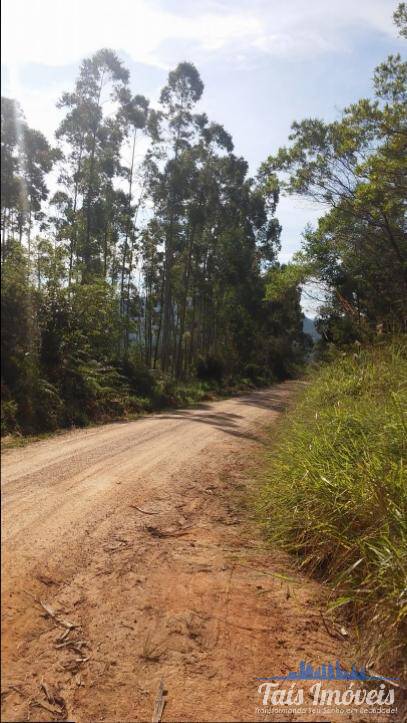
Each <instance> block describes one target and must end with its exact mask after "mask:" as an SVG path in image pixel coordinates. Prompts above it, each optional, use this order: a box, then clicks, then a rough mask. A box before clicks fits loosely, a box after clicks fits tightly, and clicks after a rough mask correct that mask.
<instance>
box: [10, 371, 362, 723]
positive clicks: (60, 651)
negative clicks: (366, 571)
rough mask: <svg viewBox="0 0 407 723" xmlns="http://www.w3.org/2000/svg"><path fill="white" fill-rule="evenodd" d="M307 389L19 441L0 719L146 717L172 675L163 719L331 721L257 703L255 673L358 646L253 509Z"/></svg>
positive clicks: (345, 654)
mask: <svg viewBox="0 0 407 723" xmlns="http://www.w3.org/2000/svg"><path fill="white" fill-rule="evenodd" d="M294 388H295V383H292V382H291V383H284V384H281V385H279V386H276V387H274V388H271V389H268V390H263V391H258V392H254V393H252V394H249V395H246V396H243V397H238V398H234V399H231V400H227V401H222V402H215V403H205V404H203V405H201V407H200V408H198V409H193V410H187V411H177V412H171V413H163V414H158V415H154V416H150V417H146V418H144V419H142V420H139V421H135V422H126V423H115V424H109V425H106V426H104V427H101V428H94V429H90V430H79V431H72V432H68V433H66V434H63V435H59V436H56V437H54V438H52V439H48V440H46V441H41V442H36V443H33V444H30V445H28V446H26V447H24V448H18V449H12V450H9V451H6V453H5V454H4V455H3V515H4V524H3V549H4V555H3V683H2V705H3V720H5V721H6V720H7V721H26V720H38V721H42V720H72V721H77V722H78V723H85V722H86V723H88V722H92V723H93V722H94V721H95V722H96V721H103V722H104V723H107V722H108V721H112V722H113V721H114V723H118V722H126V723H128V722H130V721H151V719H152V715H153V711H154V705H155V699H156V695H157V690H158V688H159V684H160V681H161V679H162V680H163V684H164V688H165V690H166V693H165V696H164V700H165V708H164V711H163V713H162V718H161V719H162V721H180V722H181V721H182V722H183V723H189V722H200V721H255V720H310V721H312V720H322V719H323V718H322V717H321V713H320V712H319V713H318V714H316V713H315V711H313V712H312V713H302V714H301V713H297V714H296V713H295V712H293V711H291V712H285V713H278V714H277V713H275V712H274V710H273V712H271V713H270V714H266V715H264V714H263V713H262V712H259V711H256V708H258V707H259V705H260V703H261V697H260V696H259V694H258V686H259V681H257V680H256V678H258V677H264V676H271V675H278V674H279V675H282V674H285V673H286V672H288V671H289V670H294V669H296V668H297V667H298V664H299V662H300V660H302V659H303V660H307V661H309V662H311V663H313V664H320V663H321V662H323V661H328V660H336V659H337V658H339V659H340V660H341V661H343V664H344V665H345V664H347V662H348V658H349V654H350V651H349V643H348V642H347V641H346V640H342V639H341V636H340V635H338V634H337V632H335V630H334V628H331V629H330V628H329V627H327V628H326V627H325V625H324V624H323V621H322V618H321V614H320V610H321V608H323V606H324V601H325V600H326V598H327V594H328V592H327V590H326V589H325V588H324V587H323V586H322V585H320V584H318V583H316V582H315V581H311V580H309V579H307V578H306V577H304V576H301V575H300V574H298V572H296V571H295V570H294V568H293V565H292V562H291V561H290V559H289V558H288V557H287V556H285V555H283V554H281V553H280V552H276V551H270V549H269V548H267V546H266V545H265V543H264V542H263V540H262V538H261V534H260V532H259V530H258V527H257V526H256V523H255V522H254V521H253V519H252V510H251V505H250V504H249V503H248V489H247V487H248V485H249V482H248V479H250V475H249V474H248V471H247V468H248V464H253V461H255V459H256V454H258V453H261V450H262V449H263V446H262V443H263V440H264V434H265V432H264V428H265V425H268V427H269V426H270V424H272V423H273V420H275V419H276V418H277V417H278V416H279V415H280V414H281V411H282V409H283V408H284V406H285V404H286V403H287V400H288V399H289V397H290V395H291V394H292V392H293V389H294ZM248 460H250V461H248ZM287 578H289V579H287ZM330 625H331V624H330ZM71 626H74V627H71ZM308 703H309V701H306V704H308ZM316 715H317V716H318V717H317V718H316V717H315V716H316ZM298 716H299V717H298ZM349 717H350V716H341V717H339V718H338V719H340V720H346V719H347V720H349ZM326 719H327V720H335V717H334V716H332V714H329V712H328V711H327V712H326ZM355 720H361V718H355Z"/></svg>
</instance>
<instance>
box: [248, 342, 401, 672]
mask: <svg viewBox="0 0 407 723" xmlns="http://www.w3.org/2000/svg"><path fill="white" fill-rule="evenodd" d="M406 382H407V361H406V345H405V343H403V342H401V341H395V342H392V343H387V344H385V343H383V344H381V345H378V346H376V347H374V348H370V349H359V350H357V351H356V352H355V353H353V352H352V353H348V354H346V355H341V356H339V357H337V358H336V359H335V360H334V361H331V362H330V363H328V364H326V365H325V366H323V367H322V368H321V369H319V370H318V371H316V372H314V373H313V374H311V378H310V380H309V384H308V385H307V386H306V388H305V390H304V392H303V393H302V395H301V397H300V398H299V399H298V401H297V403H296V405H295V407H294V408H293V409H292V410H291V411H290V412H288V413H287V415H286V416H285V418H284V419H283V421H282V423H281V425H280V428H279V430H278V439H277V442H276V443H273V446H272V449H271V452H270V453H269V455H268V458H267V467H266V480H265V486H264V489H263V492H262V496H261V503H260V507H261V512H262V516H263V519H264V522H265V526H266V531H267V535H268V536H269V538H270V539H271V540H273V541H274V542H277V543H278V544H279V545H280V546H281V547H283V548H284V549H286V550H288V551H289V552H291V553H294V554H296V555H298V556H299V559H300V562H301V565H302V566H303V567H304V568H305V569H307V570H309V571H311V572H313V573H315V574H317V575H318V576H319V577H322V578H323V579H325V580H326V581H329V582H330V583H331V584H332V607H333V608H334V607H340V606H342V607H343V610H344V612H347V613H348V614H350V615H352V616H353V619H354V621H356V622H357V623H358V625H359V630H360V631H361V632H362V637H363V640H364V652H365V654H370V655H372V654H373V655H375V659H376V661H377V662H378V661H381V662H383V664H384V663H386V662H388V663H390V664H396V663H399V662H400V660H401V659H402V657H403V651H402V646H403V635H404V641H405V640H406V639H407V636H406V627H405V626H406V613H407V600H406V570H407V499H406V498H407V480H406V468H405V463H404V462H403V456H404V454H405V444H406V417H405V412H406V401H407V389H406Z"/></svg>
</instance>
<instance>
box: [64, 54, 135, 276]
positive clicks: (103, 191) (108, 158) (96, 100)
mask: <svg viewBox="0 0 407 723" xmlns="http://www.w3.org/2000/svg"><path fill="white" fill-rule="evenodd" d="M128 79H129V73H128V71H127V69H126V68H124V66H123V64H122V62H121V61H120V60H119V59H118V57H117V55H116V54H115V53H114V52H113V51H112V50H108V49H102V50H99V51H98V52H97V53H95V55H93V56H92V57H91V58H87V59H85V60H84V61H83V62H82V64H81V68H80V72H79V77H78V80H77V81H76V84H75V89H74V91H73V92H71V93H64V94H63V96H62V98H61V100H60V102H59V107H60V108H61V109H65V110H66V115H65V118H64V119H63V121H62V122H61V124H60V126H59V128H58V130H57V138H59V139H60V141H61V143H62V145H63V147H64V149H65V151H66V156H65V161H66V162H65V164H64V166H63V168H62V172H61V175H60V181H61V183H62V184H63V185H64V186H65V188H66V190H67V192H68V194H69V196H70V204H69V205H68V206H67V212H68V215H67V225H68V226H69V228H70V239H69V258H70V261H69V265H70V272H71V273H70V277H71V275H72V269H73V264H74V261H75V260H79V261H80V262H81V264H82V267H81V272H82V277H83V280H84V279H86V278H87V277H89V276H90V275H91V274H92V273H94V272H99V273H100V257H101V247H102V243H101V236H103V232H104V231H106V224H107V223H108V221H107V218H106V216H107V217H109V210H110V207H111V196H112V194H111V189H112V179H113V178H114V176H115V175H116V174H117V173H118V171H119V166H120V149H121V143H122V140H123V129H122V127H121V122H120V98H121V96H122V93H123V90H124V89H125V88H126V87H127V84H128ZM106 107H107V109H108V111H110V113H106V112H104V109H105V108H106ZM106 206H107V208H106ZM103 207H105V208H103Z"/></svg>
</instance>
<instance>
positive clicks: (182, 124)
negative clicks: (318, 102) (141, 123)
mask: <svg viewBox="0 0 407 723" xmlns="http://www.w3.org/2000/svg"><path fill="white" fill-rule="evenodd" d="M202 92H203V83H202V80H201V78H200V75H199V73H198V71H197V69H196V68H195V66H194V65H192V64H191V63H180V64H179V65H178V66H177V68H176V69H175V70H173V71H171V72H170V73H169V76H168V81H167V84H166V86H165V87H164V88H163V90H162V92H161V95H160V105H161V112H160V114H159V116H156V118H158V133H157V126H154V133H155V137H154V140H155V147H156V148H157V151H158V157H160V155H161V154H162V150H164V153H165V158H166V163H165V167H164V169H163V170H162V172H161V173H160V174H159V175H158V178H157V180H156V181H154V180H153V183H152V184H151V186H152V196H153V199H154V203H155V206H156V212H157V215H158V216H159V218H160V221H161V225H162V232H163V244H164V267H163V275H164V278H163V292H162V333H161V365H162V368H163V370H164V371H167V370H168V369H169V368H170V365H171V364H174V356H175V350H174V308H173V298H172V296H173V271H174V268H173V267H174V255H175V253H176V248H177V243H178V242H180V241H181V236H182V214H183V210H184V205H185V202H186V198H187V196H188V181H189V174H190V172H191V164H190V163H189V162H188V157H187V155H186V154H185V151H186V150H187V149H188V148H189V147H190V146H191V142H192V140H193V136H194V133H195V127H194V124H193V114H192V111H193V108H194V106H195V104H196V103H197V102H198V101H199V99H200V98H201V95H202ZM163 144H164V149H163ZM151 178H152V177H151V174H150V179H151Z"/></svg>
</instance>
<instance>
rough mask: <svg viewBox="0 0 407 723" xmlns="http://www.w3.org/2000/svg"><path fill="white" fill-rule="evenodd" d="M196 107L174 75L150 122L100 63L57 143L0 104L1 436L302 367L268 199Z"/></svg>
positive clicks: (186, 85)
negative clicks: (276, 285) (273, 284)
mask: <svg viewBox="0 0 407 723" xmlns="http://www.w3.org/2000/svg"><path fill="white" fill-rule="evenodd" d="M202 93H203V83H202V80H201V78H200V76H199V73H198V71H197V69H196V68H195V67H194V66H193V65H192V64H190V63H186V62H184V63H180V64H179V65H178V67H177V68H176V69H175V70H173V71H171V72H170V73H169V76H168V82H167V84H166V85H165V87H164V88H163V89H162V92H161V95H160V100H159V105H158V107H157V108H153V107H151V106H150V103H149V100H148V99H147V98H145V97H144V96H142V95H132V93H131V91H130V87H129V73H128V71H127V70H126V68H125V67H124V65H123V64H122V62H121V61H120V60H119V58H118V57H117V55H116V54H115V53H114V52H113V51H111V50H107V49H103V50H100V51H99V52H97V53H96V54H95V55H94V56H93V57H91V58H87V59H85V60H84V61H83V62H82V64H81V67H80V70H79V75H78V78H77V81H76V83H75V87H74V89H73V90H72V91H70V92H66V93H64V94H63V96H62V98H61V99H60V101H59V107H60V108H61V110H62V111H63V119H62V121H61V123H60V125H59V127H58V128H57V129H56V133H55V137H56V143H55V146H51V145H50V144H49V142H48V141H47V139H46V138H45V136H44V135H43V134H42V133H41V132H40V131H38V130H34V129H32V128H30V127H29V126H28V125H27V123H26V121H25V119H24V115H23V112H22V109H21V108H20V107H19V105H18V102H17V101H15V100H13V99H8V98H3V100H2V141H1V153H2V177H1V183H2V202H1V203H2V206H1V223H2V230H1V233H2V281H3V284H2V286H3V292H2V314H3V324H4V326H3V329H4V335H3V342H2V343H3V354H2V359H3V362H2V364H3V366H2V395H3V400H4V405H3V417H2V425H3V426H2V429H3V432H9V431H12V430H13V429H20V430H23V431H34V430H48V429H54V428H56V427H59V426H67V425H72V424H75V425H77V424H79V425H80V424H85V423H86V422H87V421H88V420H92V419H94V420H103V419H107V418H109V417H114V416H120V415H121V414H124V413H127V412H130V413H131V412H137V411H139V410H140V409H143V408H147V409H149V408H159V407H161V406H165V405H171V404H174V403H176V402H177V399H179V401H183V402H185V401H187V400H188V394H189V395H191V394H192V395H194V394H195V395H197V394H198V395H199V394H202V393H204V392H205V390H207V389H208V388H210V387H216V386H219V385H220V384H221V383H222V385H223V387H224V388H225V387H226V386H227V385H229V386H230V385H233V384H236V383H238V382H239V380H240V381H242V380H246V383H251V384H256V383H266V382H268V381H270V380H272V379H273V378H284V377H285V376H287V375H290V374H292V373H293V370H294V368H295V366H296V364H298V363H299V362H300V361H301V358H302V355H303V352H304V350H305V347H306V342H307V338H306V337H305V335H304V334H303V332H302V312H301V308H300V292H299V289H298V284H295V285H294V286H292V287H291V288H290V289H288V290H287V291H286V292H285V293H284V294H283V297H282V298H281V299H280V300H279V301H278V302H277V303H274V302H273V303H272V302H270V301H268V300H266V298H265V289H266V283H267V279H268V274H269V273H270V271H271V270H273V269H277V268H278V267H279V264H278V261H277V255H278V251H279V235H280V230H281V229H280V226H279V223H278V220H277V218H276V216H275V212H276V206H277V203H278V189H276V188H269V185H268V184H265V183H263V182H262V180H261V179H260V178H256V179H253V178H250V177H249V176H248V164H247V163H246V161H245V160H244V159H243V158H240V157H238V156H236V155H235V154H234V152H233V141H232V138H231V136H230V135H229V134H228V133H227V131H226V130H225V129H224V128H223V127H222V126H221V125H219V124H217V123H216V122H213V121H211V120H209V119H208V117H207V116H206V114H205V113H197V112H195V106H196V104H197V102H198V101H199V100H200V98H201V96H202ZM140 159H141V160H140ZM49 178H51V182H52V185H53V186H54V187H55V190H54V191H53V192H52V193H50V192H49V186H50V185H51V184H50V183H49V182H48V179H49ZM191 380H192V387H191ZM188 383H190V389H189V391H188V389H187V388H186V387H185V384H187V385H188Z"/></svg>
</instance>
